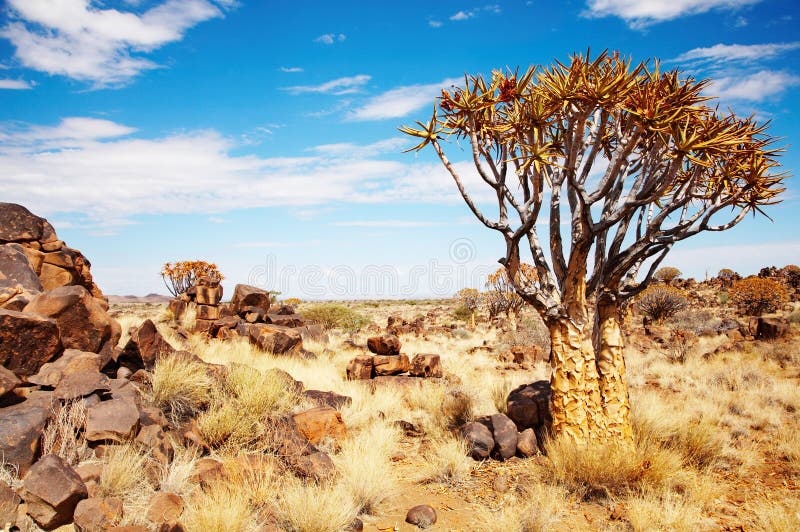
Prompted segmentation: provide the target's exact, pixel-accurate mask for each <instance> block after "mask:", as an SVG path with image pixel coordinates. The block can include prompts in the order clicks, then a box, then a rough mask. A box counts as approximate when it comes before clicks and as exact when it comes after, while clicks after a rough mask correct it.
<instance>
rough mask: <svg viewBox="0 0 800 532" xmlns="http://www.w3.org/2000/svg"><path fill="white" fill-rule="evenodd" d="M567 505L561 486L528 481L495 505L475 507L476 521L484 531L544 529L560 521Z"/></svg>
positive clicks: (505, 531) (552, 526)
mask: <svg viewBox="0 0 800 532" xmlns="http://www.w3.org/2000/svg"><path fill="white" fill-rule="evenodd" d="M569 505H570V503H569V500H568V499H567V492H566V491H565V490H564V489H563V488H560V487H557V486H549V485H546V484H538V483H535V482H532V483H529V484H527V485H526V486H525V487H524V488H522V489H520V490H519V493H516V494H514V495H513V496H511V497H509V498H507V499H504V500H503V502H502V504H501V506H500V507H499V508H496V509H493V508H489V507H486V506H482V507H480V508H478V510H477V512H476V516H475V517H476V524H477V526H478V527H479V528H478V529H479V530H482V531H486V532H545V531H546V530H553V529H554V527H556V526H557V525H558V524H559V523H560V522H561V520H562V518H563V516H564V514H565V513H566V511H567V508H568V507H569Z"/></svg>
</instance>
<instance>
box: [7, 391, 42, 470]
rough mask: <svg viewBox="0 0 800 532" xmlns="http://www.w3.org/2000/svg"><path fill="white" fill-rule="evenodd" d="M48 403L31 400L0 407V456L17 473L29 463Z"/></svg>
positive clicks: (35, 447)
mask: <svg viewBox="0 0 800 532" xmlns="http://www.w3.org/2000/svg"><path fill="white" fill-rule="evenodd" d="M49 413H50V405H49V404H44V402H37V401H32V400H27V401H23V402H22V403H18V404H15V405H12V406H8V407H5V408H0V456H2V457H3V461H4V462H5V463H6V464H7V465H10V466H13V467H16V468H17V469H18V470H19V473H20V475H22V474H25V472H26V471H28V468H29V467H30V466H31V465H32V464H33V461H34V458H35V457H36V454H37V452H38V451H39V440H40V439H41V436H42V431H43V430H44V425H45V423H46V422H47V418H48V416H49Z"/></svg>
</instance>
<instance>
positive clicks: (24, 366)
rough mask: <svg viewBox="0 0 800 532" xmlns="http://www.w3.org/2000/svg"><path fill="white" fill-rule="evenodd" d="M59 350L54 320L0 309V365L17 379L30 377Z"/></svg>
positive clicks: (59, 341)
mask: <svg viewBox="0 0 800 532" xmlns="http://www.w3.org/2000/svg"><path fill="white" fill-rule="evenodd" d="M62 350H63V347H62V344H61V340H60V338H59V328H58V323H57V321H56V320H54V319H50V318H47V317H44V316H39V315H36V314H29V313H23V312H16V311H14V310H5V309H0V365H2V366H5V367H6V368H7V369H9V370H11V371H13V372H14V373H15V374H17V375H20V376H28V375H33V374H34V373H36V372H37V371H39V368H41V367H42V366H43V365H44V364H45V363H47V362H49V361H50V360H52V359H54V358H55V357H57V356H58V355H59V354H61V351H62Z"/></svg>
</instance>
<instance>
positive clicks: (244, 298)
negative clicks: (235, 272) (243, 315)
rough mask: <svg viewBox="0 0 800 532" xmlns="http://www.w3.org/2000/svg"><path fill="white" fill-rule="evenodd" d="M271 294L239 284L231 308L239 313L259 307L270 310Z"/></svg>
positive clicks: (234, 290)
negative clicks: (242, 310) (249, 308)
mask: <svg viewBox="0 0 800 532" xmlns="http://www.w3.org/2000/svg"><path fill="white" fill-rule="evenodd" d="M269 305H270V297H269V292H267V291H266V290H262V289H260V288H256V287H255V286H250V285H246V284H237V285H236V286H235V287H234V289H233V297H231V307H233V308H234V310H236V312H237V313H238V312H239V311H240V310H241V309H243V308H244V307H258V308H261V309H264V310H265V311H267V310H269Z"/></svg>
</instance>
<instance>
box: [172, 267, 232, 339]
mask: <svg viewBox="0 0 800 532" xmlns="http://www.w3.org/2000/svg"><path fill="white" fill-rule="evenodd" d="M221 301H222V285H221V284H220V280H219V279H216V278H213V277H200V278H199V279H197V281H196V282H195V284H194V285H193V286H191V287H189V289H188V290H187V291H186V292H184V293H183V294H181V295H179V296H178V297H177V298H175V299H173V300H172V301H170V302H169V310H170V311H171V312H172V315H173V317H174V318H175V319H176V320H180V319H181V318H183V316H184V315H185V314H186V312H187V311H189V310H194V311H195V315H196V316H197V319H196V321H195V330H196V331H200V332H206V331H208V330H209V329H210V328H211V326H212V325H213V323H214V322H215V321H216V320H218V319H219V318H220V317H221V315H222V307H221V306H220V302H221Z"/></svg>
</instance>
